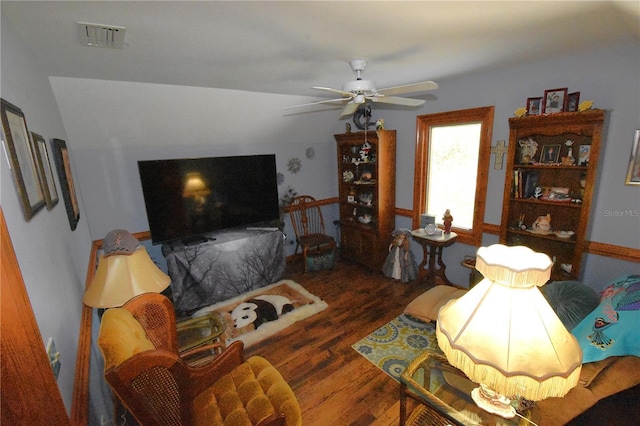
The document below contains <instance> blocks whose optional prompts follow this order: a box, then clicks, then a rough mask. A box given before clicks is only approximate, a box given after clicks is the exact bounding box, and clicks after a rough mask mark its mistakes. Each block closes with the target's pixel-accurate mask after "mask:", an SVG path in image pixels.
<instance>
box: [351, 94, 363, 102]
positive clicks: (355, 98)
mask: <svg viewBox="0 0 640 426" xmlns="http://www.w3.org/2000/svg"><path fill="white" fill-rule="evenodd" d="M365 101H366V98H365V97H364V95H362V94H360V95H356V96H354V97H353V103H354V104H363V103H365Z"/></svg>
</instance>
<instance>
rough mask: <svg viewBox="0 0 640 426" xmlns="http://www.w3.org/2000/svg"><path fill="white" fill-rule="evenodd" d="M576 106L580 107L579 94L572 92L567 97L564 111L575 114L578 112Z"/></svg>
mask: <svg viewBox="0 0 640 426" xmlns="http://www.w3.org/2000/svg"><path fill="white" fill-rule="evenodd" d="M578 105H580V92H573V93H569V94H568V95H567V102H566V111H567V112H576V111H578Z"/></svg>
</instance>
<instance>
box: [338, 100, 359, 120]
mask: <svg viewBox="0 0 640 426" xmlns="http://www.w3.org/2000/svg"><path fill="white" fill-rule="evenodd" d="M360 105H361V104H357V103H355V102H349V103H348V104H347V105H345V107H344V109H343V110H342V113H340V118H342V117H345V116H347V115H351V114H353V113H354V112H356V111H357V110H358V107H359V106H360Z"/></svg>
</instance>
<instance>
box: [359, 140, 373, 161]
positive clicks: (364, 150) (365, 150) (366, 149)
mask: <svg viewBox="0 0 640 426" xmlns="http://www.w3.org/2000/svg"><path fill="white" fill-rule="evenodd" d="M370 152H371V144H370V143H369V142H365V143H363V144H362V146H361V147H360V151H359V154H360V158H358V160H359V161H362V162H364V163H368V162H369V153H370Z"/></svg>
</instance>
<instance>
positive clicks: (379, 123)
mask: <svg viewBox="0 0 640 426" xmlns="http://www.w3.org/2000/svg"><path fill="white" fill-rule="evenodd" d="M376 130H384V120H383V119H382V118H379V119H378V121H376Z"/></svg>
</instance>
